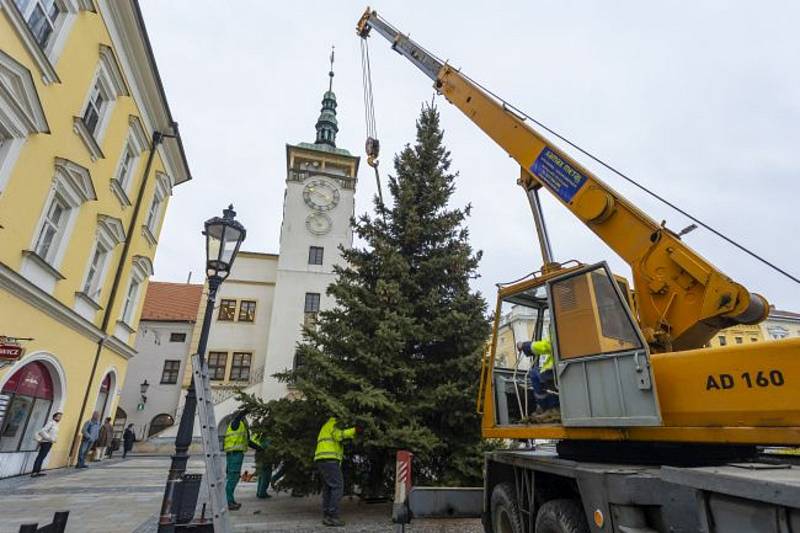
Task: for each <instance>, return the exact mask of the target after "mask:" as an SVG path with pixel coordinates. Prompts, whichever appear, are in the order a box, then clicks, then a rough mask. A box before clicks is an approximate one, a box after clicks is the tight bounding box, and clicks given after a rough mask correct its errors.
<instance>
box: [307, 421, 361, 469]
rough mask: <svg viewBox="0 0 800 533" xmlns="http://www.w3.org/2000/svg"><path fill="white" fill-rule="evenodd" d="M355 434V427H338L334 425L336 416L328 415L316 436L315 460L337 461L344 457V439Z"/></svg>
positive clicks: (350, 437)
mask: <svg viewBox="0 0 800 533" xmlns="http://www.w3.org/2000/svg"><path fill="white" fill-rule="evenodd" d="M355 436H356V428H354V427H353V428H348V429H339V428H337V427H336V418H334V417H330V418H329V419H328V421H327V422H325V425H324V426H322V429H320V430H319V436H317V449H316V451H315V452H314V460H315V461H339V462H341V460H342V457H344V447H343V446H342V441H343V440H344V439H352V438H353V437H355Z"/></svg>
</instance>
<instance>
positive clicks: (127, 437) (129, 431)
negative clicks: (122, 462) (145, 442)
mask: <svg viewBox="0 0 800 533" xmlns="http://www.w3.org/2000/svg"><path fill="white" fill-rule="evenodd" d="M134 442H136V433H134V431H133V424H128V427H126V428H125V432H124V433H123V434H122V458H123V459H125V457H126V456H127V455H128V452H129V451H131V450H132V449H133V443H134Z"/></svg>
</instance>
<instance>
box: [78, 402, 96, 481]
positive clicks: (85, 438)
mask: <svg viewBox="0 0 800 533" xmlns="http://www.w3.org/2000/svg"><path fill="white" fill-rule="evenodd" d="M99 437H100V413H98V412H97V411H95V412H93V413H92V418H91V419H90V420H87V421H86V423H84V424H83V428H82V429H81V446H80V448H78V464H76V465H75V468H88V466H87V465H86V455H87V454H88V453H89V449H90V448H91V447H92V446H93V445H94V443H95V442H97V439H98V438H99Z"/></svg>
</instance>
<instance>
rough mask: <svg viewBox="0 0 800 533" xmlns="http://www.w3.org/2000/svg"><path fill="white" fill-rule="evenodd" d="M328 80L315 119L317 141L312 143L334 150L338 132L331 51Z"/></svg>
mask: <svg viewBox="0 0 800 533" xmlns="http://www.w3.org/2000/svg"><path fill="white" fill-rule="evenodd" d="M328 76H329V77H330V80H329V82H328V90H327V91H325V94H323V95H322V109H320V113H319V118H318V119H317V124H316V128H317V140H316V141H314V144H315V145H318V146H330V147H331V148H334V149H335V148H336V134H337V133H338V132H339V123H338V121H337V120H336V95H335V94H334V92H333V50H331V70H330V72H328Z"/></svg>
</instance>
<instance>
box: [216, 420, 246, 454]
mask: <svg viewBox="0 0 800 533" xmlns="http://www.w3.org/2000/svg"><path fill="white" fill-rule="evenodd" d="M247 441H248V435H247V424H245V422H244V420H242V421H240V422H239V429H236V430H234V429H233V428H232V427H231V425H230V424H228V429H226V430H225V440H224V442H223V444H222V449H223V450H224V451H225V452H246V451H247Z"/></svg>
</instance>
